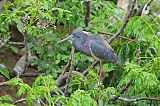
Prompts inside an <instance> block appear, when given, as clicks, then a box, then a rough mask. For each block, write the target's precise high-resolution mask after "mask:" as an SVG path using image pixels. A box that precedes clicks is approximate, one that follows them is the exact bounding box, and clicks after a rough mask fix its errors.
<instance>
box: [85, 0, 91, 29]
mask: <svg viewBox="0 0 160 106" xmlns="http://www.w3.org/2000/svg"><path fill="white" fill-rule="evenodd" d="M85 5H86V14H85V19H84V24H85V26H86V27H87V26H88V24H89V17H90V0H85Z"/></svg>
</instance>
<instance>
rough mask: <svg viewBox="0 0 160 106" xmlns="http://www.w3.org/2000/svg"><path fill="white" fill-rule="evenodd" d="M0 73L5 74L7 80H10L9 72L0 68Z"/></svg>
mask: <svg viewBox="0 0 160 106" xmlns="http://www.w3.org/2000/svg"><path fill="white" fill-rule="evenodd" d="M0 73H1V74H3V75H4V76H5V77H6V78H7V79H10V77H9V72H8V70H6V69H3V68H0Z"/></svg>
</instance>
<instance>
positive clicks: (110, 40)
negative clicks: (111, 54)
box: [108, 0, 136, 43]
mask: <svg viewBox="0 0 160 106" xmlns="http://www.w3.org/2000/svg"><path fill="white" fill-rule="evenodd" d="M135 3H136V0H132V2H131V8H130V11H129V12H128V13H126V17H125V20H124V21H123V25H122V26H121V28H120V29H119V30H118V32H117V33H115V34H114V36H112V37H111V38H110V39H108V43H111V42H112V41H113V40H114V39H116V38H117V37H118V36H119V35H120V34H121V33H122V31H123V30H124V28H125V27H126V25H127V23H128V22H129V19H130V18H131V15H132V12H133V10H134V6H135Z"/></svg>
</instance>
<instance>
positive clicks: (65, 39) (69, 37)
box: [56, 35, 73, 45]
mask: <svg viewBox="0 0 160 106" xmlns="http://www.w3.org/2000/svg"><path fill="white" fill-rule="evenodd" d="M71 38H73V35H70V36H68V37H66V38H64V39H62V40H60V41H59V42H57V43H56V45H57V44H59V43H62V42H65V41H67V40H69V39H71Z"/></svg>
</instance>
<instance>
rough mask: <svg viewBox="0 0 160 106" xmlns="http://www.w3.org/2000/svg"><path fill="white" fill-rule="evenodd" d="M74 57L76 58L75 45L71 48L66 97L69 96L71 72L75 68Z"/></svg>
mask: <svg viewBox="0 0 160 106" xmlns="http://www.w3.org/2000/svg"><path fill="white" fill-rule="evenodd" d="M73 59H74V47H72V50H71V56H70V60H71V64H70V70H69V74H68V79H67V80H66V89H65V97H67V96H68V89H69V84H70V81H71V73H72V70H73Z"/></svg>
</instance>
